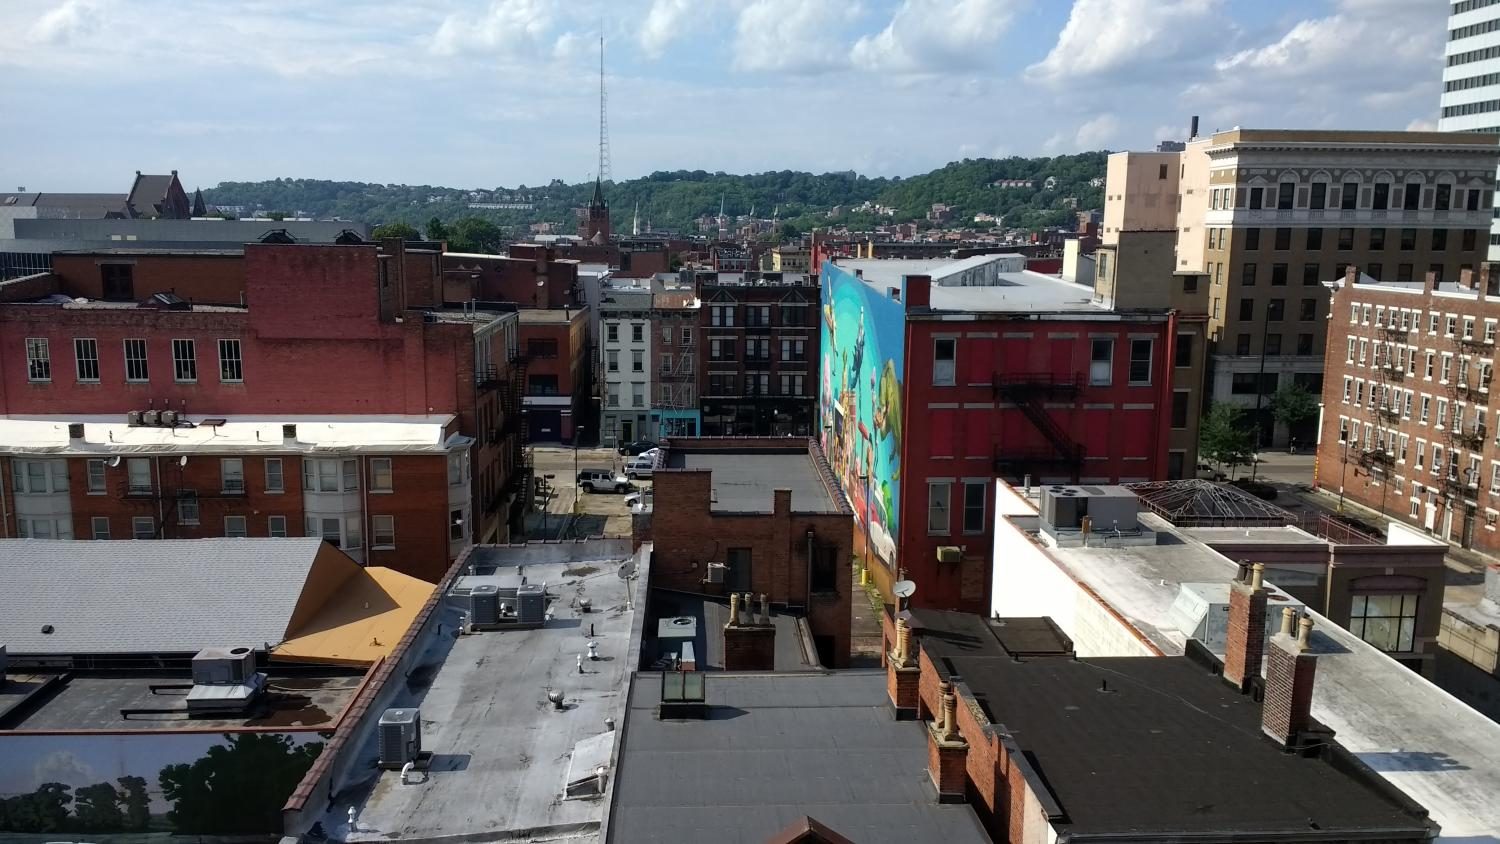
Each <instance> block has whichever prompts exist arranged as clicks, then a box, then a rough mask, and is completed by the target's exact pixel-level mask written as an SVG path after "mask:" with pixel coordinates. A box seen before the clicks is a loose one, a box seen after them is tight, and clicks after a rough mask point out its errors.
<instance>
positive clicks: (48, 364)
mask: <svg viewBox="0 0 1500 844" xmlns="http://www.w3.org/2000/svg"><path fill="white" fill-rule="evenodd" d="M26 380H27V381H51V380H52V354H51V352H49V351H48V349H47V341H46V339H45V338H41V337H27V338H26Z"/></svg>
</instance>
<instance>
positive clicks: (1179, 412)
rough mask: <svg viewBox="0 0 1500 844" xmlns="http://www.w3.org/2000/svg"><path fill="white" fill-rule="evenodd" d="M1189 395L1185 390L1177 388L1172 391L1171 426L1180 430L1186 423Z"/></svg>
mask: <svg viewBox="0 0 1500 844" xmlns="http://www.w3.org/2000/svg"><path fill="white" fill-rule="evenodd" d="M1189 395H1191V394H1190V393H1189V392H1188V391H1187V390H1178V391H1176V392H1174V393H1172V427H1173V428H1175V429H1177V430H1181V429H1183V428H1186V427H1187V425H1188V397H1189Z"/></svg>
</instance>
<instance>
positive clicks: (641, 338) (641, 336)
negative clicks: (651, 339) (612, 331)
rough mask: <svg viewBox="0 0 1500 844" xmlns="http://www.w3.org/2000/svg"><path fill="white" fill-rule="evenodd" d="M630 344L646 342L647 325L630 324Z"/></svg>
mask: <svg viewBox="0 0 1500 844" xmlns="http://www.w3.org/2000/svg"><path fill="white" fill-rule="evenodd" d="M630 342H632V343H644V342H646V325H645V323H640V322H633V323H631V324H630Z"/></svg>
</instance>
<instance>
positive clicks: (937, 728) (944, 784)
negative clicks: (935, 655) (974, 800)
mask: <svg viewBox="0 0 1500 844" xmlns="http://www.w3.org/2000/svg"><path fill="white" fill-rule="evenodd" d="M953 679H954V678H950V679H949V682H947V683H944V684H943V685H942V686H941V687H940V690H939V695H938V696H939V699H940V700H941V701H942V707H943V709H942V712H940V713H939V714H938V718H937V720H935V721H933V722H932V723H931V724H929V725H928V727H927V773H928V775H929V776H931V777H932V784H933V785H934V786H936V787H937V793H938V802H939V803H962V802H964V800H965V799H966V798H967V796H968V771H967V765H968V756H969V743H968V742H967V741H965V740H964V737H963V735H961V734H960V733H959V731H958V695H956V694H954V691H953V682H952V681H953Z"/></svg>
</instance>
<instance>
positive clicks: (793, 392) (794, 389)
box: [781, 375, 805, 396]
mask: <svg viewBox="0 0 1500 844" xmlns="http://www.w3.org/2000/svg"><path fill="white" fill-rule="evenodd" d="M803 379H804V376H802V375H782V376H781V394H782V395H783V396H800V395H802V391H803V389H804V385H805V382H804V380H803Z"/></svg>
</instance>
